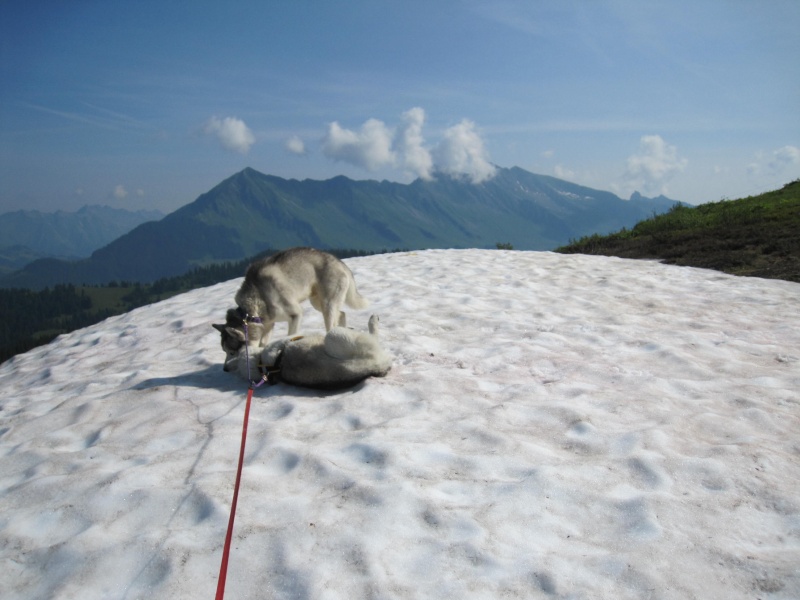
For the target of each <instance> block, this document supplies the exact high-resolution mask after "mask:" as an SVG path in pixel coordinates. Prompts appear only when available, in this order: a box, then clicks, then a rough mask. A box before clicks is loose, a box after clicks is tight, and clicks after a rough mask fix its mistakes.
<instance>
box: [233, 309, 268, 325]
mask: <svg viewBox="0 0 800 600" xmlns="http://www.w3.org/2000/svg"><path fill="white" fill-rule="evenodd" d="M236 314H237V315H239V316H240V317H241V319H242V321H245V322H246V323H259V324H260V323H263V321H262V320H261V317H254V316H252V315H248V314H247V311H246V310H245V309H243V308H242V307H241V306H237V307H236Z"/></svg>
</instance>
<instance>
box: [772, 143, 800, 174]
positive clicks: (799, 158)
mask: <svg viewBox="0 0 800 600" xmlns="http://www.w3.org/2000/svg"><path fill="white" fill-rule="evenodd" d="M792 165H800V148H797V147H796V146H784V147H783V148H779V149H778V150H775V152H773V153H772V160H770V162H769V167H770V169H772V170H773V171H775V172H780V171H783V170H784V169H785V168H786V167H791V166H792Z"/></svg>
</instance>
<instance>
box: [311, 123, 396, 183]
mask: <svg viewBox="0 0 800 600" xmlns="http://www.w3.org/2000/svg"><path fill="white" fill-rule="evenodd" d="M322 152H323V154H325V156H327V157H328V158H331V159H333V160H340V161H342V162H347V163H350V164H351V165H355V166H357V167H362V168H364V169H367V170H369V171H376V170H377V169H379V168H381V167H385V166H387V165H393V164H394V162H395V156H394V152H392V131H391V130H390V129H389V128H388V127H386V124H385V123H384V122H383V121H379V120H377V119H369V120H368V121H367V122H366V123H364V124H363V125H362V126H361V129H360V130H359V131H353V130H351V129H344V128H343V127H342V126H341V125H339V123H338V122H336V121H334V122H333V123H331V124H330V125H328V133H326V134H325V137H324V138H323V140H322Z"/></svg>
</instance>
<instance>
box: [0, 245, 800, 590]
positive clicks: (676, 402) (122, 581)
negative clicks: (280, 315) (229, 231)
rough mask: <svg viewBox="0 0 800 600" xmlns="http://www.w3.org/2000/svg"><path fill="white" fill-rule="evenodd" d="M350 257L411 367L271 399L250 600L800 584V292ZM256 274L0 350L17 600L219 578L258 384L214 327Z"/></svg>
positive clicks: (307, 320) (234, 586)
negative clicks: (226, 355)
mask: <svg viewBox="0 0 800 600" xmlns="http://www.w3.org/2000/svg"><path fill="white" fill-rule="evenodd" d="M347 262H348V264H349V265H350V266H351V268H352V269H353V271H354V273H355V276H356V281H357V282H358V285H359V290H360V291H361V293H362V294H363V295H364V296H365V297H367V298H368V299H370V300H371V301H372V306H371V308H370V309H368V310H366V311H359V312H356V313H351V314H350V315H349V324H350V325H351V326H356V327H358V328H360V329H366V323H367V319H368V317H369V315H370V313H371V312H375V313H377V314H379V315H380V317H381V334H382V339H383V342H384V344H385V346H386V347H387V349H388V350H389V351H390V352H391V353H392V355H393V356H394V359H395V360H394V366H393V369H392V371H391V372H390V373H389V375H388V376H387V377H385V378H382V379H370V380H368V381H367V382H365V383H364V384H361V385H360V386H358V387H356V388H353V389H351V390H346V391H344V392H337V393H321V392H317V391H313V390H306V389H300V388H293V387H289V386H285V385H277V386H274V387H268V388H267V387H264V388H260V389H258V390H257V391H256V394H255V397H254V400H253V406H252V409H251V419H250V425H249V436H248V443H247V451H246V456H245V469H244V473H243V478H242V490H241V494H240V496H239V506H238V511H237V516H236V528H235V532H234V543H233V548H232V552H231V563H230V567H229V573H228V581H227V589H226V597H227V598H230V599H242V598H281V599H296V600H302V599H317V598H319V599H334V598H337V599H339V598H340V599H360V598H407V599H411V598H415V599H416V598H437V599H438V598H455V599H462V598H470V599H472V598H486V599H494V598H547V599H554V598H575V599H577V598H585V599H598V598H608V599H612V598H613V599H624V598H674V599H687V598H697V599H715V598H719V599H734V598H762V599H766V598H800V392H798V390H799V389H800V326H798V324H799V323H800V285H798V284H796V283H790V282H784V281H772V280H764V279H756V278H736V277H731V276H727V275H724V274H721V273H717V272H714V271H707V270H700V269H692V268H681V267H672V266H665V265H662V264H659V263H656V262H649V261H630V260H622V259H615V258H604V257H589V256H577V255H572V256H563V255H559V254H553V253H547V252H513V251H511V252H505V251H488V250H431V251H425V252H411V253H401V254H388V255H382V256H372V257H367V258H358V259H351V260H348V261H347ZM239 283H240V280H234V281H230V282H226V283H224V284H220V285H216V286H213V287H210V288H206V289H202V290H196V291H193V292H190V293H187V294H183V295H181V296H178V297H175V298H172V299H170V300H166V301H164V302H160V303H158V304H154V305H151V306H147V307H144V308H141V309H138V310H135V311H133V312H131V313H128V314H126V315H122V316H119V317H114V318H111V319H108V320H107V321H105V322H103V323H100V324H98V325H96V326H93V327H89V328H86V329H83V330H80V331H76V332H74V333H71V334H69V335H65V336H62V337H60V338H58V339H57V340H56V341H54V342H53V343H51V344H50V345H48V346H45V347H42V348H38V349H35V350H33V351H31V352H28V353H26V354H24V355H21V356H18V357H16V358H15V359H13V360H11V361H8V362H6V363H5V364H3V365H2V366H0V406H1V408H2V410H0V419H1V422H0V432H1V433H0V590H2V593H1V594H0V595H2V597H3V598H4V599H7V600H10V599H16V598H24V599H38V598H80V599H85V600H89V599H95V598H98V599H101V598H102V599H106V598H121V599H126V598H127V599H134V598H169V599H182V598H186V599H189V598H191V599H193V600H196V599H198V598H212V597H213V596H214V592H215V589H216V582H217V575H218V572H219V565H220V559H221V553H222V546H223V542H224V537H225V531H226V527H227V520H228V509H229V506H230V502H231V499H232V490H233V483H234V479H235V468H236V461H237V456H238V450H239V444H240V435H241V427H242V418H243V414H244V406H245V399H246V391H247V386H246V384H245V383H244V382H242V380H240V379H238V378H237V377H236V376H234V375H232V374H230V373H224V372H223V371H222V359H223V353H222V351H221V350H220V348H219V335H218V333H217V332H216V331H214V330H213V329H212V328H211V323H212V322H219V321H221V320H222V318H223V317H224V313H225V310H226V309H227V308H228V307H229V306H231V305H232V302H233V296H234V293H235V292H236V289H237V288H238V285H239ZM304 326H305V329H306V331H312V330H316V331H319V330H321V329H322V317H321V315H320V314H319V313H317V312H315V311H313V310H312V309H311V308H310V307H309V308H308V310H307V311H306V314H305V317H304ZM280 327H284V326H283V325H279V329H278V333H281V332H283V331H285V330H284V329H280Z"/></svg>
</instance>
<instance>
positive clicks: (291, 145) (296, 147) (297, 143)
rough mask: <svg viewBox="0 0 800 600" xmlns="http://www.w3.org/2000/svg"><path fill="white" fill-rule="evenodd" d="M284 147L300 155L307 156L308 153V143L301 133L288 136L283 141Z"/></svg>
mask: <svg viewBox="0 0 800 600" xmlns="http://www.w3.org/2000/svg"><path fill="white" fill-rule="evenodd" d="M283 147H284V148H285V149H286V151H287V152H290V153H291V154H297V155H298V156H305V154H306V145H305V143H304V142H303V140H302V139H301V138H300V136H299V135H293V136H292V137H290V138H288V139H287V140H286V141H285V142H284V143H283Z"/></svg>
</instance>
